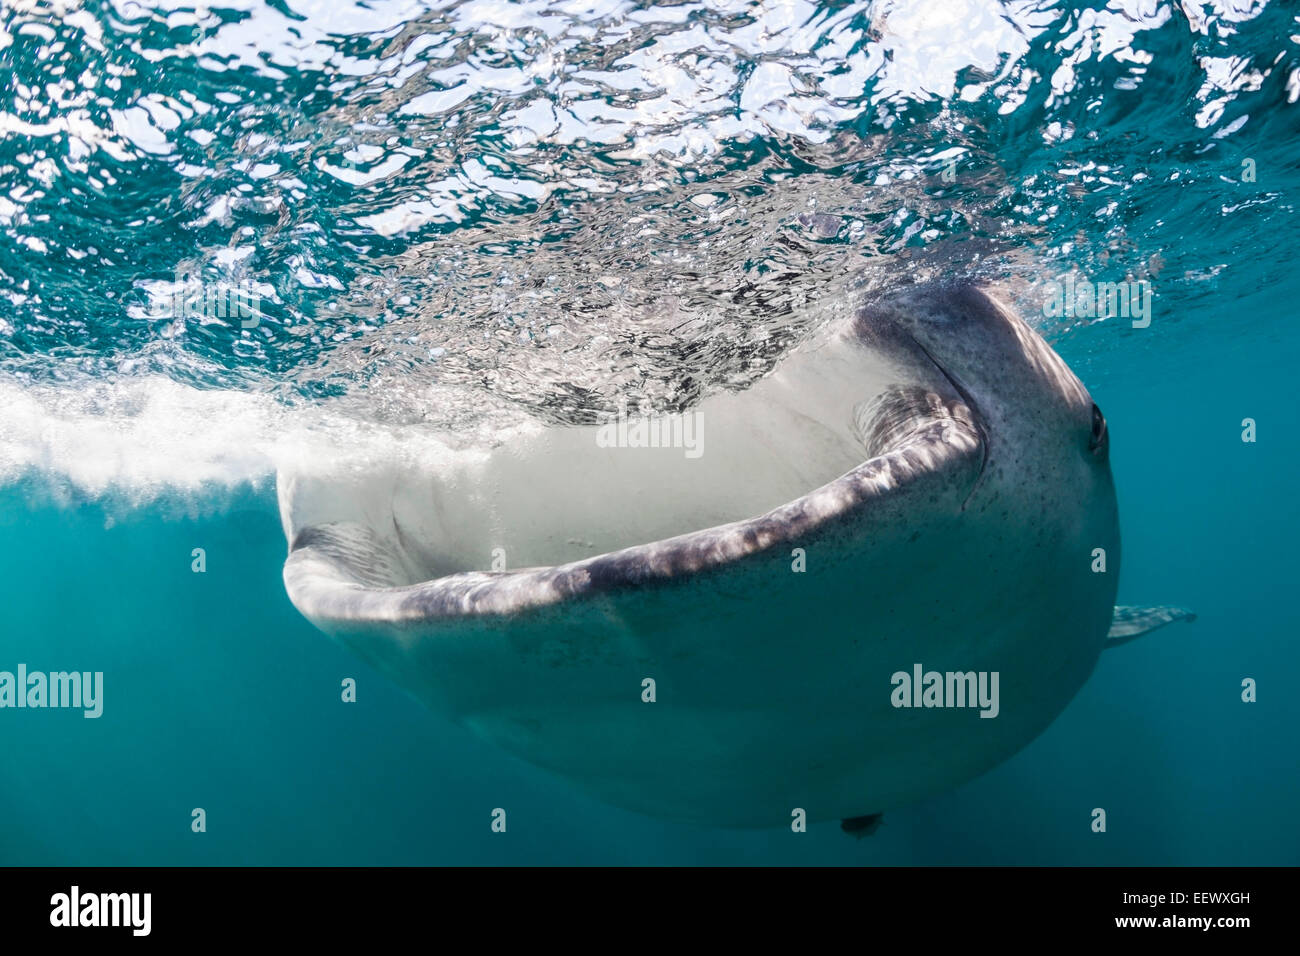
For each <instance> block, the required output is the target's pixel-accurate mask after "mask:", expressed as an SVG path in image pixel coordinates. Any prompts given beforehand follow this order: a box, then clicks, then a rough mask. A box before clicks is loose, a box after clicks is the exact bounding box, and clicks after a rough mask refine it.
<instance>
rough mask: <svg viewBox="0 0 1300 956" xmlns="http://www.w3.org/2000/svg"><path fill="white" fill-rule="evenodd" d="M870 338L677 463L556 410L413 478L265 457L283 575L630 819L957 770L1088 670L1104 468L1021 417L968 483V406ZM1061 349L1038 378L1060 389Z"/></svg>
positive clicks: (824, 355)
mask: <svg viewBox="0 0 1300 956" xmlns="http://www.w3.org/2000/svg"><path fill="white" fill-rule="evenodd" d="M958 294H960V295H961V296H962V297H963V298H962V300H961V310H962V311H961V314H962V315H966V314H968V313H969V310H970V309H972V308H975V309H984V310H985V311H986V312H987V314H988V316H989V317H990V321H993V322H1018V321H1019V320H1016V319H1014V318H1013V317H1010V316H1005V315H1003V313H1002V312H1001V311H1000V307H999V306H997V305H996V304H994V303H993V302H991V301H990V300H987V299H984V298H983V297H982V295H981V294H978V293H974V292H972V291H970V290H966V291H962V292H960V293H958ZM941 301H942V300H941ZM929 307H930V308H933V307H934V306H933V303H930V306H929ZM878 331H879V330H878V329H877V330H871V329H864V327H863V326H862V324H861V317H859V319H858V320H857V321H855V322H853V323H850V324H848V325H847V326H845V327H843V328H841V329H839V330H835V331H834V333H833V334H830V335H827V336H826V337H824V338H823V339H822V340H819V341H817V342H814V343H809V344H808V345H807V346H805V347H804V348H802V349H800V350H798V351H796V352H795V353H792V354H791V355H790V356H788V357H787V359H786V360H785V362H783V363H782V364H781V365H780V366H779V367H778V368H777V369H776V370H775V371H774V372H773V373H772V374H771V375H770V376H768V377H767V378H766V379H764V380H762V381H761V382H760V383H758V384H757V385H755V386H754V387H752V388H750V389H748V390H747V391H745V392H742V393H738V394H723V395H718V396H715V397H713V398H712V399H709V400H706V401H705V402H704V403H702V404H701V405H700V406H699V409H698V410H699V412H700V414H701V415H702V418H703V422H702V429H703V431H702V441H703V445H702V453H701V454H700V455H698V456H695V457H688V456H687V455H686V454H684V453H683V452H684V451H685V449H684V448H676V447H673V446H672V443H671V442H669V443H668V447H659V448H644V447H622V446H621V444H620V442H619V441H614V442H613V443H612V444H611V441H610V433H608V432H607V433H606V436H605V440H603V441H602V440H600V439H599V436H598V428H597V427H592V428H586V429H583V428H555V429H541V430H537V431H536V432H534V433H533V434H531V435H530V436H526V437H525V438H524V439H522V440H519V441H515V442H511V443H506V444H503V445H502V446H500V447H498V448H496V449H493V450H491V451H488V452H483V453H478V454H476V455H469V456H464V457H462V458H456V457H455V456H451V457H449V458H448V460H447V461H446V462H445V463H444V464H443V467H441V468H439V469H437V473H435V474H428V473H421V472H420V471H419V470H418V469H417V470H414V471H412V470H405V471H402V470H389V471H385V470H383V469H375V470H372V471H369V472H366V473H342V472H338V473H329V472H328V471H327V472H326V473H310V474H309V473H297V474H281V476H280V485H279V487H280V496H281V508H282V513H283V516H284V520H285V526H286V532H287V534H288V537H289V541H290V546H291V551H290V555H289V557H288V560H287V561H286V564H285V582H286V585H287V587H288V590H289V594H290V596H291V598H292V600H293V601H294V603H295V605H297V607H298V608H299V609H300V610H301V611H302V612H303V613H304V614H305V615H306V616H307V617H308V618H310V619H311V620H313V621H314V622H316V623H317V624H318V625H319V626H320V627H322V628H323V629H324V630H326V631H328V632H330V633H332V634H334V635H336V636H338V637H339V638H340V639H341V640H342V641H344V642H345V643H346V644H347V645H348V646H350V647H351V648H353V649H354V650H355V651H356V652H357V653H358V654H359V655H361V656H362V657H364V658H365V659H366V660H368V661H370V662H372V663H373V664H375V665H376V666H377V667H379V668H380V669H381V670H382V671H384V672H385V673H386V674H388V675H389V676H391V677H392V678H393V679H394V680H396V681H398V682H399V683H401V684H402V685H404V686H405V687H407V688H408V689H410V690H411V691H412V692H413V693H415V694H416V695H417V696H418V697H419V698H420V699H421V700H423V701H424V702H426V703H427V704H428V705H429V706H431V707H432V708H433V709H434V710H436V711H438V712H440V713H443V714H445V715H447V716H449V717H451V718H453V719H455V720H457V721H459V722H461V723H463V724H465V725H467V726H470V727H472V728H474V729H475V730H476V731H478V732H479V733H481V734H483V735H484V736H486V737H488V738H489V739H491V740H493V741H495V742H497V743H498V744H500V745H501V746H503V747H505V748H506V749H508V750H510V751H512V752H514V753H516V754H518V755H520V756H522V757H524V758H525V759H527V760H530V761H532V762H533V763H536V764H539V765H541V766H544V767H547V768H550V769H552V770H555V771H556V772H558V773H560V774H562V775H563V776H565V777H567V778H568V779H570V780H572V781H574V782H575V783H577V784H579V785H581V786H583V787H585V788H586V789H588V790H590V791H593V792H595V793H597V794H598V795H600V796H602V797H603V798H605V799H606V800H609V801H610V802H613V803H616V804H619V805H622V806H626V807H631V808H634V809H637V810H641V811H644V812H646V813H650V814H654V815H657V816H662V817H667V818H672V819H681V820H692V821H697V822H708V823H719V824H732V825H777V824H781V823H783V822H785V823H788V822H789V819H790V814H791V812H792V811H793V810H794V809H796V808H801V809H803V810H805V811H806V812H807V814H808V817H809V819H824V818H832V817H841V818H842V817H855V816H861V815H862V814H865V813H870V812H875V811H879V810H883V809H887V808H889V807H892V806H896V805H899V804H901V803H905V802H908V801H910V800H913V799H916V798H917V797H918V796H922V795H925V794H927V793H932V792H935V791H936V790H939V789H942V788H944V787H947V786H951V785H953V784H955V783H958V782H961V781H962V780H965V779H968V778H969V777H971V776H973V775H975V774H976V773H979V772H981V771H983V770H985V769H987V768H988V767H989V766H991V765H993V764H994V763H996V762H997V761H999V760H1001V759H1003V758H1005V757H1006V756H1008V755H1009V754H1010V753H1012V752H1014V751H1015V750H1016V749H1018V748H1019V747H1021V746H1023V745H1024V744H1025V743H1026V742H1027V741H1028V740H1030V739H1032V737H1033V736H1034V735H1036V734H1037V733H1038V732H1039V731H1041V730H1042V728H1043V727H1044V726H1046V724H1047V723H1048V722H1050V720H1051V719H1052V718H1053V717H1055V715H1056V714H1057V713H1058V712H1059V711H1060V709H1061V708H1062V707H1064V706H1065V704H1066V703H1067V702H1068V701H1069V699H1070V697H1071V696H1072V695H1073V694H1074V692H1075V691H1076V690H1077V689H1078V687H1079V686H1080V685H1081V684H1082V683H1083V681H1084V680H1085V679H1086V677H1087V675H1088V673H1089V672H1090V671H1091V668H1092V666H1093V662H1094V661H1095V659H1096V656H1097V654H1098V653H1099V652H1100V649H1101V646H1102V643H1103V641H1104V639H1105V635H1106V629H1107V626H1108V624H1109V621H1110V616H1111V605H1112V601H1113V597H1114V580H1113V578H1112V579H1106V578H1105V577H1104V576H1097V575H1088V574H1087V573H1086V571H1087V567H1086V561H1085V560H1084V559H1085V558H1086V556H1087V554H1088V552H1089V549H1091V548H1092V547H1094V546H1101V547H1106V548H1117V547H1118V539H1117V523H1116V522H1117V519H1116V516H1115V505H1114V496H1113V490H1112V489H1111V486H1110V481H1109V475H1108V474H1107V475H1106V476H1105V477H1104V480H1103V479H1102V478H1100V477H1098V478H1096V479H1095V480H1094V478H1092V477H1089V476H1090V475H1092V474H1093V473H1092V472H1089V471H1083V470H1081V469H1087V468H1092V467H1095V466H1094V465H1091V464H1088V463H1085V462H1084V460H1083V458H1082V457H1080V456H1077V455H1075V454H1074V452H1073V450H1072V449H1073V445H1070V444H1069V443H1068V442H1061V441H1056V440H1044V441H1041V442H1040V443H1038V444H1035V442H1036V441H1037V439H1036V438H1034V437H1033V435H1032V434H1031V435H1030V437H1029V438H1027V439H1026V445H1025V447H1023V448H1020V449H1018V454H1017V456H1016V458H1015V459H1014V460H1012V461H1009V462H999V463H996V467H991V468H990V469H989V471H990V473H989V475H988V476H987V481H986V480H985V477H986V476H985V474H984V470H985V467H986V465H988V462H987V460H986V450H987V446H986V442H985V439H984V434H985V428H986V424H985V423H983V422H976V421H975V420H974V418H973V416H972V414H971V411H970V409H969V407H968V405H967V404H966V402H965V401H964V400H963V397H962V393H961V391H960V390H959V389H957V388H956V387H955V386H954V384H953V381H952V379H951V378H950V377H949V376H948V375H947V374H946V373H945V372H944V371H943V370H942V369H940V368H939V367H938V366H937V365H936V363H935V362H934V361H933V360H932V359H931V358H929V357H927V356H925V355H921V356H920V357H919V358H917V356H916V353H915V349H911V350H910V351H909V350H908V349H904V350H903V351H898V350H894V349H892V348H890V347H888V343H886V342H885V341H884V338H887V337H890V336H885V337H882V336H880V335H876V334H874V333H875V332H878ZM1017 335H1018V336H1019V338H1017V337H1016V336H1004V337H1002V338H1001V339H998V341H1009V342H1013V343H1015V342H1023V343H1028V344H1029V345H1031V346H1032V347H1034V348H1038V347H1040V346H1041V348H1042V349H1046V348H1047V347H1046V345H1043V344H1042V343H1041V340H1039V339H1037V337H1036V336H1034V335H1033V333H1032V332H1030V331H1029V330H1028V328H1027V327H1025V328H1024V329H1023V330H1022V331H1018V332H1017ZM891 336H892V340H894V341H899V340H900V337H899V336H898V335H893V334H892V333H891ZM983 341H984V340H983V339H980V340H978V343H982V342H983ZM909 355H910V356H912V359H915V360H912V359H909V357H908V356H909ZM1041 359H1042V356H1041V355H1035V356H1031V357H1029V359H1026V360H1024V361H1023V363H1022V365H1023V367H1024V369H1025V370H1026V372H1025V374H1026V375H1033V374H1035V372H1034V370H1035V369H1038V368H1041V367H1043V366H1042V361H1041ZM1053 359H1054V357H1053ZM989 361H990V362H996V363H999V364H998V365H997V368H998V375H999V376H1002V375H1005V372H1006V367H1007V363H1008V362H1010V363H1011V364H1012V367H1014V365H1015V362H1016V361H1017V356H1016V355H1014V354H1013V355H1009V356H1008V355H995V356H990V357H989ZM1054 361H1056V362H1058V363H1059V360H1055V359H1054ZM1062 369H1063V366H1061V368H1060V369H1056V370H1055V371H1054V372H1053V375H1054V376H1055V378H1053V379H1050V380H1046V379H1045V380H1044V382H1040V383H1038V385H1039V386H1040V387H1042V388H1043V389H1045V390H1046V391H1044V393H1043V394H1044V395H1045V396H1046V398H1047V399H1050V397H1051V394H1052V392H1051V390H1052V389H1053V388H1055V387H1056V379H1059V378H1061V377H1062V375H1064V376H1065V377H1068V378H1070V381H1071V382H1072V385H1071V387H1072V388H1078V387H1079V386H1078V383H1077V381H1074V380H1073V379H1072V377H1070V376H1069V375H1068V371H1067V372H1064V373H1062V371H1061V370H1062ZM1017 397H1019V394H1017ZM1076 398H1077V396H1075V395H1074V394H1073V393H1071V395H1069V396H1067V398H1063V399H1062V402H1063V403H1067V402H1068V401H1075V400H1076ZM1034 434H1036V433H1034ZM1000 438H1001V439H1002V441H1003V444H1006V443H1007V442H1009V441H1013V440H1015V438H1016V436H1000ZM1048 438H1051V436H1048ZM1035 456H1039V457H1041V458H1043V459H1044V460H1043V461H1035V460H1034V457H1035ZM1053 456H1059V459H1060V460H1059V461H1058V460H1055V459H1054V457H1053ZM1101 467H1102V468H1104V465H1103V466H1101ZM1076 471H1077V476H1076V477H1077V478H1078V480H1077V481H1076V480H1074V479H1071V478H1070V477H1069V476H1070V475H1073V474H1075V473H1076ZM1098 474H1100V473H1098ZM1035 476H1038V477H1035ZM1035 480H1037V481H1039V482H1042V481H1047V482H1049V483H1051V486H1050V487H1048V486H1043V485H1041V483H1040V484H1034V481H1035ZM977 485H978V487H979V489H980V490H979V495H978V496H973V491H974V489H975V488H976V487H977ZM1047 500H1050V501H1052V502H1053V507H1054V508H1056V509H1058V510H1059V511H1060V512H1061V514H1060V515H1059V516H1058V515H1056V514H1053V513H1052V512H1048V511H1044V508H1043V502H1044V501H1047ZM1075 562H1080V563H1079V564H1078V565H1077V567H1078V568H1082V571H1081V572H1079V573H1076V570H1075V569H1076V564H1075ZM1044 634H1051V635H1052V638H1051V639H1050V640H1046V639H1041V638H1042V635H1044ZM914 661H925V662H927V663H930V662H933V663H934V664H935V665H936V666H937V667H939V668H940V669H941V670H944V671H960V672H965V671H976V672H990V673H997V674H999V675H1000V684H999V686H1000V688H1001V705H1000V708H999V710H998V716H997V717H996V719H993V720H979V719H976V720H974V721H971V720H967V719H966V717H968V716H970V715H969V714H964V713H961V712H960V711H959V710H952V711H949V710H943V709H938V710H929V709H922V710H919V711H918V710H910V709H909V710H906V711H901V710H898V709H895V708H894V707H892V706H891V704H890V691H891V686H890V683H889V681H890V675H891V674H894V673H896V672H898V671H900V669H906V668H909V667H911V666H912V663H913V662H914Z"/></svg>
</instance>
